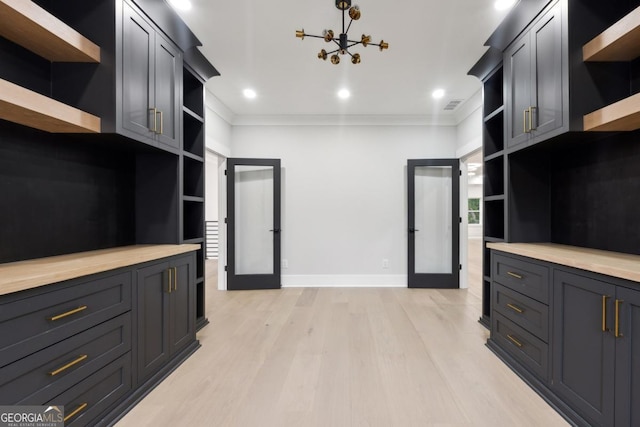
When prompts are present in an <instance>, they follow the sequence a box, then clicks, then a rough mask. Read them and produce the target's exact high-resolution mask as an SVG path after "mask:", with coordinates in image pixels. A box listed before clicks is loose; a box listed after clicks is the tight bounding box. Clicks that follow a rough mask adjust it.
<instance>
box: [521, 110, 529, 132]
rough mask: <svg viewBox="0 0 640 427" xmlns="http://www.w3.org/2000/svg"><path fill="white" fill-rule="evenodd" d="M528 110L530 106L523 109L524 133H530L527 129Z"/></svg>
mask: <svg viewBox="0 0 640 427" xmlns="http://www.w3.org/2000/svg"><path fill="white" fill-rule="evenodd" d="M527 111H529V109H528V108H527V109H526V110H523V111H522V126H523V132H524V133H529V131H528V130H527Z"/></svg>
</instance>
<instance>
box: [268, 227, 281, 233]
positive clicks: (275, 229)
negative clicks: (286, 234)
mask: <svg viewBox="0 0 640 427" xmlns="http://www.w3.org/2000/svg"><path fill="white" fill-rule="evenodd" d="M269 231H273V232H274V233H279V232H280V229H279V228H274V229H273V230H269Z"/></svg>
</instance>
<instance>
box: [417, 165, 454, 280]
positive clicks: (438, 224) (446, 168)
mask: <svg viewBox="0 0 640 427" xmlns="http://www.w3.org/2000/svg"><path fill="white" fill-rule="evenodd" d="M407 175H408V176H407V184H408V185H407V188H408V193H409V194H408V212H409V218H408V226H409V230H408V231H409V234H408V236H409V238H408V242H409V247H408V254H409V266H408V267H409V268H408V278H409V287H410V288H458V287H460V283H459V280H460V255H459V250H460V165H459V160H458V159H423V160H409V161H408V164H407Z"/></svg>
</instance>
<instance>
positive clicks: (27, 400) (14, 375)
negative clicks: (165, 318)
mask: <svg viewBox="0 0 640 427" xmlns="http://www.w3.org/2000/svg"><path fill="white" fill-rule="evenodd" d="M130 350H131V313H125V314H123V315H121V316H118V317H117V318H115V319H112V320H110V321H108V322H105V323H102V324H100V325H98V326H96V327H94V328H92V329H90V330H87V331H85V332H82V333H80V334H78V335H75V336H73V337H71V338H67V339H66V340H64V341H61V342H59V343H58V344H55V345H53V346H51V347H48V348H45V349H43V350H40V351H39V352H37V353H34V354H32V355H30V356H28V357H25V358H23V359H20V360H18V361H16V362H14V363H12V364H10V365H7V366H5V367H4V368H1V369H0V402H3V404H9V405H41V404H43V403H44V402H47V401H49V400H50V399H52V398H53V397H55V396H57V395H59V394H60V393H62V392H63V391H65V390H67V389H68V388H70V387H72V386H73V385H74V384H76V383H79V382H80V381H82V380H83V379H84V378H86V377H88V376H90V375H92V374H93V373H94V372H96V371H98V370H99V369H101V368H103V367H104V366H105V365H107V364H108V363H110V362H112V361H114V360H115V359H117V358H118V357H120V356H122V355H123V354H124V353H126V352H128V351H130Z"/></svg>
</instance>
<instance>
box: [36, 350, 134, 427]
mask: <svg viewBox="0 0 640 427" xmlns="http://www.w3.org/2000/svg"><path fill="white" fill-rule="evenodd" d="M129 390H131V352H128V353H126V354H125V355H124V356H122V357H120V358H118V359H116V360H115V361H113V362H111V363H110V364H109V365H107V366H105V367H104V368H102V369H100V370H99V371H98V372H96V373H95V374H93V375H91V376H90V377H89V378H87V379H85V380H83V381H82V382H80V383H79V384H77V385H75V386H74V387H73V388H71V389H69V390H67V391H66V392H64V393H62V394H60V395H59V396H57V397H55V398H53V399H51V400H50V401H48V402H46V403H45V404H47V405H64V416H65V426H78V427H80V426H85V425H92V424H93V423H94V421H95V418H96V417H97V416H98V415H100V414H101V413H102V412H103V411H105V410H106V409H108V408H109V407H110V406H111V405H113V404H114V403H116V402H117V401H118V400H119V399H120V398H121V397H123V396H124V395H125V394H127V393H128V392H129Z"/></svg>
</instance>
